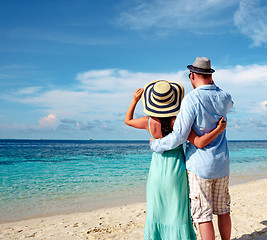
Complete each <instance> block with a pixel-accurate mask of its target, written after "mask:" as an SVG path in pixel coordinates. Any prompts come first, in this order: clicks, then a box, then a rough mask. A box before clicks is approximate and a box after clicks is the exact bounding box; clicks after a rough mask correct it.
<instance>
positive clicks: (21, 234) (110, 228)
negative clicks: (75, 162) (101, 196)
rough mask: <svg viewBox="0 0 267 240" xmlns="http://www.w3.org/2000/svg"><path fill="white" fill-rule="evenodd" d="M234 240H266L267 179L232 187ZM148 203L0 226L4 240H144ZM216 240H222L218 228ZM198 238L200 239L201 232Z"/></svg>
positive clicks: (0, 232)
mask: <svg viewBox="0 0 267 240" xmlns="http://www.w3.org/2000/svg"><path fill="white" fill-rule="evenodd" d="M230 194H231V198H232V203H231V216H232V237H231V239H236V240H237V239H240V240H241V239H242V240H246V239H247V240H248V239H256V240H263V239H267V227H266V225H267V222H266V216H264V213H266V211H267V205H266V197H267V178H264V179H260V180H253V181H250V182H247V183H242V184H236V185H232V186H230ZM145 206H146V205H145V202H140V203H133V204H126V205H121V206H117V207H111V208H102V209H97V210H94V211H91V212H83V213H72V214H67V215H56V216H50V217H42V218H35V219H30V220H22V221H16V222H10V223H2V224H0V238H1V239H7V240H8V239H23V238H32V239H114V240H115V239H133V240H138V239H143V230H144V225H145ZM215 231H216V239H219V236H218V229H217V227H216V226H215ZM197 235H198V236H199V234H198V232H197Z"/></svg>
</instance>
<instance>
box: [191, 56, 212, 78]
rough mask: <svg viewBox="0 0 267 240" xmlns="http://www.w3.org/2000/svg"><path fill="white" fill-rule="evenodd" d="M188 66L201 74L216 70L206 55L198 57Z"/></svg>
mask: <svg viewBox="0 0 267 240" xmlns="http://www.w3.org/2000/svg"><path fill="white" fill-rule="evenodd" d="M187 68H188V69H189V70H190V71H191V72H195V73H200V74H212V73H214V72H215V70H214V69H212V68H211V67H210V60H209V59H208V58H206V57H197V58H196V60H195V61H194V63H193V64H192V65H188V66H187Z"/></svg>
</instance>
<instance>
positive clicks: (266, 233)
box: [233, 220, 267, 240]
mask: <svg viewBox="0 0 267 240" xmlns="http://www.w3.org/2000/svg"><path fill="white" fill-rule="evenodd" d="M261 224H263V225H265V226H267V220H265V221H262V222H261ZM250 239H253V240H266V239H267V227H265V228H263V229H261V230H260V231H255V232H253V233H250V234H244V235H243V236H241V237H240V238H233V240H250Z"/></svg>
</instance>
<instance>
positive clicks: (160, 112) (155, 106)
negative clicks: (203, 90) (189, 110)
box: [142, 80, 184, 117]
mask: <svg viewBox="0 0 267 240" xmlns="http://www.w3.org/2000/svg"><path fill="white" fill-rule="evenodd" d="M183 97H184V87H183V86H182V85H181V84H180V83H178V82H169V81H166V80H156V81H152V82H150V83H148V84H146V85H145V87H144V92H143V95H142V101H143V106H144V112H145V113H146V114H147V115H149V116H152V117H173V116H176V115H177V114H178V112H179V110H180V106H181V102H182V99H183Z"/></svg>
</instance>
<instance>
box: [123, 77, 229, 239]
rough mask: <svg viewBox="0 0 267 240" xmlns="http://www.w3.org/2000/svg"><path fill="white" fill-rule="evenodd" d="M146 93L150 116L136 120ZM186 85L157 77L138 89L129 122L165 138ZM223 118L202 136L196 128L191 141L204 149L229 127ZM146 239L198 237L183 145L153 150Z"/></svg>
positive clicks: (157, 136) (129, 109)
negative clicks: (140, 103) (193, 222)
mask: <svg viewBox="0 0 267 240" xmlns="http://www.w3.org/2000/svg"><path fill="white" fill-rule="evenodd" d="M141 96H142V100H143V105H144V112H145V113H146V114H148V115H149V116H145V117H141V118H138V119H133V114H134V110H135V107H136V104H137V102H138V101H139V100H140V98H141ZM183 96H184V88H183V86H182V85H181V84H179V83H177V82H168V81H165V80H157V81H153V82H150V83H148V84H147V85H146V86H145V87H144V89H141V88H139V89H137V90H135V92H134V94H133V100H132V102H131V104H130V106H129V108H128V110H127V113H126V116H125V123H126V124H127V125H129V126H132V127H134V128H139V129H146V130H147V131H148V132H149V133H150V135H151V137H152V138H162V137H164V136H165V135H167V134H168V133H170V132H171V131H172V127H173V123H174V121H175V116H176V115H177V114H178V112H179V109H180V105H181V101H182V99H183ZM225 126H226V123H224V122H223V118H222V119H221V120H220V122H219V123H218V126H217V127H216V128H215V129H214V130H213V131H211V132H210V133H208V134H206V135H204V136H202V137H199V136H198V135H197V134H196V132H195V131H194V130H193V129H192V131H191V133H190V135H189V137H188V140H189V141H190V142H192V143H193V144H195V146H197V147H200V148H203V147H205V146H206V145H207V144H209V143H210V142H211V141H212V140H213V139H214V138H215V137H216V136H217V135H218V134H219V133H220V132H223V131H224V129H225ZM144 238H145V239H153V240H154V239H155V240H156V239H167V240H176V239H177V240H178V239H183V240H184V239H190V240H191V239H196V236H195V233H194V229H193V225H192V222H191V217H190V211H189V198H188V182H187V173H186V168H185V162H184V152H183V147H182V145H180V146H179V147H177V148H176V149H173V150H170V151H166V152H164V153H163V154H158V153H155V152H154V153H153V155H152V160H151V165H150V170H149V175H148V180H147V211H146V225H145V233H144Z"/></svg>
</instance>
